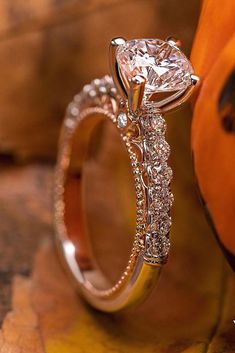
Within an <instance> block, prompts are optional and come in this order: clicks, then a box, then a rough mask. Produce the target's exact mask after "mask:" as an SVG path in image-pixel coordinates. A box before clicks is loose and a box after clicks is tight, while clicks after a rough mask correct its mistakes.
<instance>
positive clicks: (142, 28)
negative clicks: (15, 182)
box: [0, 0, 199, 160]
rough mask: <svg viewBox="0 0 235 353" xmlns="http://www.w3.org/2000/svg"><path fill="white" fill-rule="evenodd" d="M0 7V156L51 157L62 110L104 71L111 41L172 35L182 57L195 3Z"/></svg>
mask: <svg viewBox="0 0 235 353" xmlns="http://www.w3.org/2000/svg"><path fill="white" fill-rule="evenodd" d="M181 3H182V6H181V10H180V11H178V3H177V2H175V1H173V0H167V1H165V0H158V1H155V0H129V1H124V0H111V1H110V0H102V1H101V0H86V1H85V2H84V1H81V0H66V1H54V0H43V1H41V0H37V1H34V0H30V1H27V2H24V1H22V0H15V1H2V2H1V3H0V15H1V24H0V75H1V80H0V126H1V129H0V154H5V155H7V156H8V155H10V156H13V157H15V158H17V159H21V160H22V159H24V160H25V159H33V158H43V159H45V158H47V159H55V155H56V146H57V138H58V132H59V128H60V124H61V121H62V118H63V116H64V111H65V108H66V105H67V104H68V103H69V101H70V100H71V99H72V97H73V95H74V94H76V93H77V92H78V91H79V90H80V89H81V87H82V86H83V85H84V84H85V83H88V82H89V81H90V80H92V79H94V78H95V77H99V76H102V75H104V74H107V73H108V72H109V67H108V44H109V42H110V39H111V38H112V37H114V36H118V35H122V36H125V37H127V38H133V37H140V38H143V37H159V38H165V37H167V36H169V35H175V36H178V37H179V38H180V39H181V40H182V42H183V44H184V49H185V51H186V52H188V53H189V50H190V45H191V41H192V37H193V32H194V29H195V26H196V22H197V16H198V11H199V1H198V0H191V1H188V0H182V1H181Z"/></svg>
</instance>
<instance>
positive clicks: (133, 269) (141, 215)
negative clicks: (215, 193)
mask: <svg viewBox="0 0 235 353" xmlns="http://www.w3.org/2000/svg"><path fill="white" fill-rule="evenodd" d="M175 43H176V42H175V41H173V39H172V38H171V39H169V40H168V42H164V41H161V40H134V41H130V42H126V41H125V40H123V39H122V38H117V39H114V40H113V41H112V42H111V56H110V59H111V70H112V76H113V78H112V77H111V76H108V75H107V76H105V77H103V78H101V79H95V80H93V81H92V82H91V83H90V84H89V85H86V86H84V88H83V90H82V92H81V93H79V94H78V95H76V96H75V97H74V99H73V101H72V102H71V103H70V104H69V106H68V109H67V112H66V117H65V120H64V125H63V129H62V134H61V139H60V148H59V153H58V162H57V169H56V181H55V224H56V233H57V239H58V243H59V247H60V250H61V253H62V255H63V258H64V259H65V263H66V266H67V267H68V269H69V271H70V273H71V274H72V275H73V277H74V279H75V281H76V282H77V283H78V285H79V288H80V290H81V291H82V292H83V295H84V296H85V298H86V299H87V300H88V301H89V302H90V303H91V304H92V305H93V306H95V307H97V308H98V309H101V310H104V311H117V310H120V309H123V308H125V307H127V306H130V305H132V304H134V303H136V302H137V301H139V300H140V299H141V298H143V297H145V296H146V295H147V292H149V290H150V289H151V288H152V287H153V285H154V283H155V281H156V280H157V278H158V275H159V269H160V267H161V265H163V264H164V263H165V262H166V260H167V257H168V253H169V249H170V239H169V233H170V228H171V223H172V220H171V216H170V209H171V206H172V204H173V194H172V192H171V188H170V183H171V179H172V169H171V168H170V167H169V165H168V162H167V161H168V158H169V155H170V147H169V144H168V143H167V141H166V138H165V134H166V122H165V119H164V116H163V113H164V112H165V111H168V110H171V109H172V108H174V107H177V106H178V105H179V104H181V103H182V102H184V101H185V99H186V98H188V96H189V95H190V94H191V92H192V88H193V86H194V85H195V83H196V81H198V79H197V78H196V76H194V75H192V68H191V65H190V63H189V62H188V61H187V59H186V57H185V56H184V55H183V54H182V53H181V52H180V51H179V49H178V48H177V46H176V44H175ZM117 48H118V51H117ZM153 59H154V60H155V62H153ZM133 60H134V61H133ZM148 65H149V66H148ZM123 66H124V67H123ZM170 70H172V72H173V73H172V75H171V74H170V73H171V71H170ZM128 75H129V76H128ZM113 80H114V81H113ZM145 87H146V89H145ZM161 91H163V92H172V91H174V93H173V95H171V96H167V97H164V98H163V99H162V100H160V101H159V100H156V99H155V98H154V94H156V93H157V94H158V93H159V92H161ZM92 114H97V115H100V116H101V115H102V116H103V117H105V119H108V120H110V121H111V122H112V123H113V124H114V125H115V126H116V128H117V130H118V131H119V133H120V136H121V138H122V140H123V141H124V143H125V145H126V149H127V153H128V155H129V158H130V165H131V168H132V172H133V178H134V183H135V191H136V234H135V237H134V242H133V248H132V252H131V254H130V259H129V262H128V265H127V267H126V270H125V271H124V273H123V275H122V277H121V278H120V280H119V281H118V282H117V283H116V284H115V285H114V286H111V287H110V288H106V289H103V288H97V287H96V286H95V285H93V283H92V280H91V278H92V276H93V277H94V278H98V277H99V279H100V283H101V282H105V280H104V276H103V274H101V273H99V271H97V269H95V268H93V267H92V265H91V264H90V263H89V266H88V269H89V276H88V275H87V274H88V272H87V270H85V269H83V265H82V264H81V263H80V262H79V259H78V256H77V254H76V244H75V243H76V242H75V241H73V236H70V234H69V228H70V226H69V223H68V221H66V220H65V219H66V218H67V217H68V216H67V214H68V211H67V210H66V207H68V206H69V205H68V203H69V202H70V201H68V199H67V196H66V195H67V194H68V191H67V189H69V188H70V187H69V188H68V187H67V186H66V185H67V184H66V183H67V181H68V179H69V178H68V174H69V168H70V163H71V154H72V153H73V143H72V139H74V135H75V131H79V127H80V126H81V127H82V126H83V122H84V121H86V120H88V117H90V116H91V115H92ZM89 119H90V118H89ZM90 120H91V123H90V124H91V125H92V124H93V123H92V119H90ZM89 129H90V128H89ZM78 138H79V137H78ZM86 139H87V138H86ZM75 142H76V141H75ZM86 143H87V142H86ZM83 144H84V141H83V142H82V143H81V146H82V145H83ZM81 160H82V159H81ZM80 162H81V161H80ZM80 162H79V163H78V164H79V167H78V169H77V175H76V178H77V180H78V179H79V178H80V175H81V173H82V162H81V163H80ZM66 222H67V223H66ZM69 222H70V221H69ZM71 222H72V221H71ZM73 222H74V220H73ZM75 222H76V219H75ZM72 228H73V229H75V228H74V227H72ZM72 228H71V229H72ZM78 232H81V229H78ZM79 237H81V235H79V236H78V238H79ZM79 241H80V242H81V243H82V240H79V239H78V246H80V245H79ZM88 260H89V259H86V261H88ZM147 283H148V284H147Z"/></svg>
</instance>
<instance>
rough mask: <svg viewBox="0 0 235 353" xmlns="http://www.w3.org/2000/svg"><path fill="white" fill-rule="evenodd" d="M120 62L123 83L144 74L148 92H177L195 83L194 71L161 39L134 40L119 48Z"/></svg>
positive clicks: (176, 51)
mask: <svg viewBox="0 0 235 353" xmlns="http://www.w3.org/2000/svg"><path fill="white" fill-rule="evenodd" d="M116 55H117V63H118V66H119V70H120V73H121V77H122V79H123V81H124V82H125V83H126V84H128V82H129V81H130V79H131V78H132V77H134V76H136V75H141V76H143V77H144V78H145V79H146V85H145V93H146V94H152V93H156V92H174V91H178V90H182V89H186V88H187V87H189V86H190V85H191V84H192V81H191V77H190V75H191V74H192V73H193V68H192V66H191V64H190V62H189V60H188V59H187V58H186V56H185V55H184V54H183V53H182V52H181V51H180V50H179V49H178V48H177V47H176V46H174V45H172V44H170V43H168V42H165V41H163V40H160V39H133V40H130V41H127V42H126V43H125V44H123V45H120V46H119V47H118V49H117V54H116Z"/></svg>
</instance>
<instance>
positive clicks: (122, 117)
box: [117, 112, 128, 129]
mask: <svg viewBox="0 0 235 353" xmlns="http://www.w3.org/2000/svg"><path fill="white" fill-rule="evenodd" d="M127 122H128V118H127V115H126V113H124V112H120V113H119V114H118V117H117V124H118V127H119V128H120V129H124V127H126V126H127Z"/></svg>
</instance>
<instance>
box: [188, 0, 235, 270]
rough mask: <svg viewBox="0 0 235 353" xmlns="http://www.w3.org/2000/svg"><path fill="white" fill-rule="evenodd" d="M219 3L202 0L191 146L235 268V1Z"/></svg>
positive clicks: (203, 189) (213, 221)
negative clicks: (197, 87)
mask: <svg viewBox="0 0 235 353" xmlns="http://www.w3.org/2000/svg"><path fill="white" fill-rule="evenodd" d="M220 6H221V2H220V1H212V0H205V1H204V5H203V8H202V12H201V18H200V21H199V27H198V31H197V35H196V38H195V43H194V47H193V52H192V61H193V64H194V67H195V71H196V73H197V74H198V75H199V76H200V77H201V78H202V80H201V81H202V82H201V87H200V90H199V93H198V98H197V101H196V103H195V109H194V116H193V124H192V148H193V153H194V166H195V172H196V177H197V180H198V184H199V188H200V192H201V195H202V198H203V200H204V203H205V208H206V212H207V215H208V219H209V221H210V223H211V224H212V227H213V228H214V230H215V233H216V235H217V237H218V240H219V242H220V244H221V246H222V248H223V249H224V251H225V253H226V255H227V257H228V259H229V262H230V263H231V265H232V266H233V268H234V269H235V236H234V234H235V218H234V215H235V201H234V200H235V178H234V172H235V153H234V151H235V134H234V133H235V71H234V70H235V25H234V16H233V14H234V12H235V2H233V1H232V2H231V1H229V0H225V1H224V2H223V9H222V12H221V13H220ZM208 19H210V20H208ZM202 43H203V45H202Z"/></svg>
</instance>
